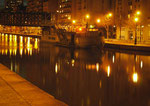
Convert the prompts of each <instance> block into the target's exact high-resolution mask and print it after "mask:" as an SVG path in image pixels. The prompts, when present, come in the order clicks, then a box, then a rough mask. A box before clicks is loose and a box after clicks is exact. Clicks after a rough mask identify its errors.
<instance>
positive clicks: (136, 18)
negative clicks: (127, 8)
mask: <svg viewBox="0 0 150 106" xmlns="http://www.w3.org/2000/svg"><path fill="white" fill-rule="evenodd" d="M134 21H135V24H136V26H135V41H134V44H136V43H137V22H138V21H139V18H138V17H135V18H134Z"/></svg>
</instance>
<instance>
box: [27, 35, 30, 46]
mask: <svg viewBox="0 0 150 106" xmlns="http://www.w3.org/2000/svg"><path fill="white" fill-rule="evenodd" d="M27 47H28V48H29V47H30V37H28V41H27Z"/></svg>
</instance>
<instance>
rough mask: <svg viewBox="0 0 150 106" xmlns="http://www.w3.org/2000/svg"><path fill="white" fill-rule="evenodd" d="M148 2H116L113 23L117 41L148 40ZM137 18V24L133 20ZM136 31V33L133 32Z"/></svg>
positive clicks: (149, 17) (149, 22)
mask: <svg viewBox="0 0 150 106" xmlns="http://www.w3.org/2000/svg"><path fill="white" fill-rule="evenodd" d="M149 4H150V1H149V0H116V3H115V5H116V6H115V11H114V12H115V13H114V14H115V23H116V25H117V39H122V40H133V41H134V40H135V37H136V38H137V42H142V41H147V40H149V38H150V14H149V9H150V6H149ZM137 17H138V19H139V20H138V22H136V21H135V20H134V19H135V18H137ZM135 30H136V31H135Z"/></svg>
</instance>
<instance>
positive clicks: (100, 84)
mask: <svg viewBox="0 0 150 106" xmlns="http://www.w3.org/2000/svg"><path fill="white" fill-rule="evenodd" d="M99 87H100V88H102V81H101V80H100V82H99Z"/></svg>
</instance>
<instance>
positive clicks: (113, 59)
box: [112, 55, 115, 63]
mask: <svg viewBox="0 0 150 106" xmlns="http://www.w3.org/2000/svg"><path fill="white" fill-rule="evenodd" d="M112 61H113V63H115V56H114V55H113V58H112Z"/></svg>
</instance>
